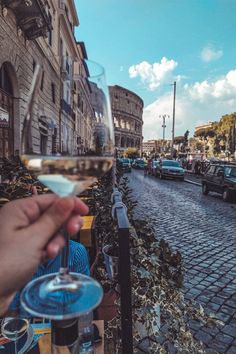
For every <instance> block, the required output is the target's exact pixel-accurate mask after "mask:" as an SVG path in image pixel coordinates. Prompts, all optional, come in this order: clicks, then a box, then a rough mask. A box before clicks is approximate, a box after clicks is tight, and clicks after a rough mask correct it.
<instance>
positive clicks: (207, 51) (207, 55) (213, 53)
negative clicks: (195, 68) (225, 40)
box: [201, 46, 223, 63]
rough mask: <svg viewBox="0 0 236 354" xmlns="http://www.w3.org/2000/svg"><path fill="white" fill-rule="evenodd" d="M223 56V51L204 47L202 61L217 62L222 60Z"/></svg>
mask: <svg viewBox="0 0 236 354" xmlns="http://www.w3.org/2000/svg"><path fill="white" fill-rule="evenodd" d="M222 55H223V51H222V50H217V49H214V48H213V47H211V46H208V47H204V48H203V49H202V51H201V59H202V61H204V62H206V63H209V62H210V61H212V60H217V59H219V58H221V57H222Z"/></svg>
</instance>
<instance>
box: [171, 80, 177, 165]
mask: <svg viewBox="0 0 236 354" xmlns="http://www.w3.org/2000/svg"><path fill="white" fill-rule="evenodd" d="M175 97H176V81H174V98H173V121H172V142H171V158H172V159H173V156H174V140H175Z"/></svg>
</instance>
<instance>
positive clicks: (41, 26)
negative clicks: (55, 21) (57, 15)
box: [0, 0, 52, 40]
mask: <svg viewBox="0 0 236 354" xmlns="http://www.w3.org/2000/svg"><path fill="white" fill-rule="evenodd" d="M0 2H1V5H2V6H3V7H6V8H9V9H11V10H12V11H13V12H14V14H15V16H16V21H17V26H18V27H19V28H20V29H21V30H22V31H23V33H24V34H25V36H26V38H27V39H28V40H33V39H36V38H38V37H46V36H47V33H48V32H49V31H50V30H51V29H52V27H51V21H50V17H49V15H48V13H47V2H46V0H0Z"/></svg>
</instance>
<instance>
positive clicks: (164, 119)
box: [159, 114, 170, 152]
mask: <svg viewBox="0 0 236 354" xmlns="http://www.w3.org/2000/svg"><path fill="white" fill-rule="evenodd" d="M159 118H162V128H163V142H162V145H163V152H164V150H165V129H166V118H170V116H169V115H168V114H160V115H159Z"/></svg>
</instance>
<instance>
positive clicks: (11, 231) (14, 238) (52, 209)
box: [0, 194, 88, 315]
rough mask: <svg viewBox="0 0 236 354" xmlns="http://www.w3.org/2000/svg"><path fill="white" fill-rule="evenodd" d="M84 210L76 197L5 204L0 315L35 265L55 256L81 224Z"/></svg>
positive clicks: (0, 217) (0, 256)
mask: <svg viewBox="0 0 236 354" xmlns="http://www.w3.org/2000/svg"><path fill="white" fill-rule="evenodd" d="M87 213H88V207H87V206H86V205H85V204H84V203H83V202H82V201H81V200H79V199H78V198H76V197H67V198H59V197H57V196H56V195H54V194H45V195H40V196H34V197H29V198H24V199H19V200H15V201H12V202H9V203H7V204H6V205H5V206H4V207H2V209H1V210H0V225H1V228H0V284H1V287H0V315H4V313H5V312H6V311H7V309H8V306H9V304H10V303H11V301H12V299H13V297H14V296H15V294H16V292H17V291H18V290H20V289H21V288H22V287H23V286H24V285H25V284H26V283H27V282H28V281H29V280H30V279H31V278H32V276H33V274H34V273H35V271H36V269H37V268H38V266H39V264H41V263H42V262H44V261H45V260H46V259H52V258H54V257H56V256H57V255H58V254H59V252H60V250H61V249H62V248H63V247H64V245H65V241H64V237H63V235H62V234H61V233H60V229H61V227H62V225H65V227H66V230H67V232H68V233H69V235H74V234H76V233H77V232H78V231H79V229H80V227H81V225H82V219H81V217H80V215H85V214H87Z"/></svg>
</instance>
